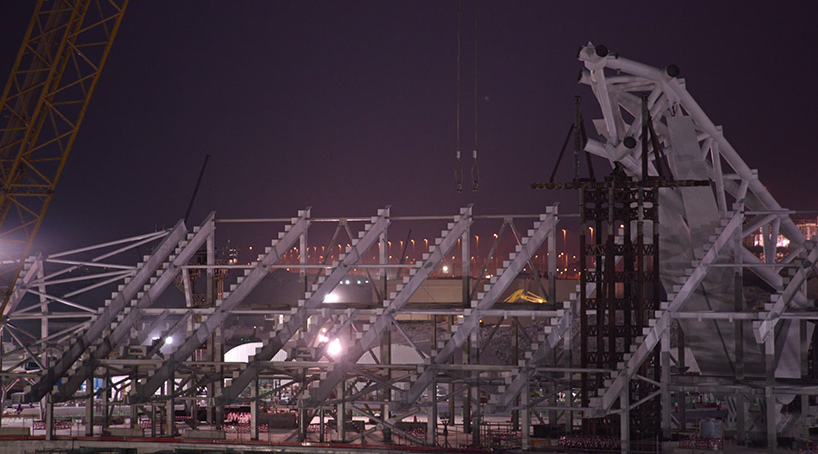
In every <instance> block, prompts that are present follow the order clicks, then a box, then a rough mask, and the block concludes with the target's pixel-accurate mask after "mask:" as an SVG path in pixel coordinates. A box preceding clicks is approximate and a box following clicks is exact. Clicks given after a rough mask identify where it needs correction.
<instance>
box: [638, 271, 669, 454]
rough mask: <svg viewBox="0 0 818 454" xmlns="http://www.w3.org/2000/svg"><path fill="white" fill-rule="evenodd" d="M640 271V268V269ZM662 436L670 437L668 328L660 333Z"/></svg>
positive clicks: (667, 438)
mask: <svg viewBox="0 0 818 454" xmlns="http://www.w3.org/2000/svg"><path fill="white" fill-rule="evenodd" d="M640 272H641V270H640ZM660 361H661V363H662V381H661V383H662V437H663V438H664V439H666V440H669V439H670V409H671V404H670V330H665V332H664V333H663V334H662V351H661V357H660Z"/></svg>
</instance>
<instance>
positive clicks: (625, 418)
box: [619, 382, 631, 454]
mask: <svg viewBox="0 0 818 454" xmlns="http://www.w3.org/2000/svg"><path fill="white" fill-rule="evenodd" d="M630 389H631V384H630V382H628V383H626V384H625V386H623V387H622V393H621V394H620V395H619V407H620V408H621V413H620V415H619V436H620V437H621V439H622V449H621V452H622V453H623V454H628V453H630V452H631V412H630V406H631V402H630V398H629V395H630Z"/></svg>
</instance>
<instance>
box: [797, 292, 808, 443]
mask: <svg viewBox="0 0 818 454" xmlns="http://www.w3.org/2000/svg"><path fill="white" fill-rule="evenodd" d="M804 284H806V279H805V280H804ZM804 294H805V295H806V294H807V292H806V291H804ZM799 328H800V334H801V379H802V380H806V379H807V378H808V373H807V369H809V362H808V360H809V358H808V356H807V354H808V352H809V338H808V337H807V321H806V320H800V321H799ZM807 415H809V395H807V394H801V436H802V437H803V438H804V439H805V440H809V426H807Z"/></svg>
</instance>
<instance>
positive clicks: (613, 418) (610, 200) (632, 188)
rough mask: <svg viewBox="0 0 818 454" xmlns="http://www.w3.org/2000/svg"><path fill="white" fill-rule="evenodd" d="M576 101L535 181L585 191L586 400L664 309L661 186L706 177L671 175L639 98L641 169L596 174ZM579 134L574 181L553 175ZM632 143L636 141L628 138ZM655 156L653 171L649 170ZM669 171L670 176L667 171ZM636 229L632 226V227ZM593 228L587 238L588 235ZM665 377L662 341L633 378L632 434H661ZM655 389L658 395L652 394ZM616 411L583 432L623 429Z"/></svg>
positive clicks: (582, 333)
mask: <svg viewBox="0 0 818 454" xmlns="http://www.w3.org/2000/svg"><path fill="white" fill-rule="evenodd" d="M579 106H580V101H579V98H577V100H576V114H575V117H574V124H573V125H572V127H571V129H570V130H569V133H568V136H567V137H566V139H565V142H564V144H563V148H562V151H561V152H560V156H559V158H558V159H557V164H556V166H555V168H554V171H553V172H552V174H551V179H550V181H549V182H548V183H535V184H533V185H532V187H533V188H535V189H578V190H579V197H580V234H579V241H580V257H579V260H580V263H579V264H580V314H579V316H580V352H579V353H580V354H579V357H580V366H581V368H583V369H589V370H591V372H586V373H582V374H581V380H580V399H581V406H582V407H588V406H589V404H590V400H591V398H592V397H597V396H598V395H600V396H601V393H603V392H604V391H605V388H607V383H605V380H606V378H608V375H609V373H607V372H600V370H603V369H604V370H616V369H617V363H618V362H623V361H627V360H628V358H629V357H630V354H631V353H632V351H633V350H635V349H636V348H637V347H638V345H639V344H640V343H641V342H642V340H643V339H642V337H641V336H642V332H643V329H644V328H646V327H648V321H649V320H650V319H651V318H653V316H654V311H656V310H657V309H659V301H660V297H661V291H662V286H661V282H660V280H659V209H658V201H659V189H660V188H670V187H677V186H701V185H706V184H709V182H707V181H698V180H674V179H673V178H672V176H671V175H670V171H669V167H668V166H667V163H666V162H665V157H664V155H663V153H662V149H661V145H660V144H659V140H658V138H657V135H656V132H655V131H654V128H653V124H652V121H651V118H650V114H649V111H648V109H647V98H646V97H643V99H642V134H641V142H642V144H641V145H642V154H641V164H642V168H641V175H640V176H639V177H633V176H630V175H628V174H627V173H626V172H625V170H624V169H623V168H622V166H621V165H620V164H619V163H616V165H615V166H614V169H613V172H612V173H611V174H610V175H608V176H606V177H605V178H603V179H602V181H598V180H597V179H596V178H595V177H594V172H593V167H592V165H591V160H590V156H589V155H588V153H587V152H584V151H583V148H584V145H585V142H586V141H587V138H586V136H585V128H584V126H583V121H582V116H581V114H580V109H579ZM572 135H573V137H574V180H573V181H572V182H569V183H555V182H554V176H555V174H556V171H557V167H559V164H560V161H561V160H562V157H563V155H564V153H565V149H566V147H567V145H568V143H569V141H570V139H571V136H572ZM623 142H624V145H625V146H626V147H628V148H634V147H635V146H636V145H637V140H636V139H635V138H633V137H627V138H625V139H624V141H623ZM583 153H584V154H585V156H586V162H587V167H588V175H589V176H588V177H586V178H580V170H579V168H580V162H581V158H580V155H581V154H583ZM649 155H652V158H650V159H652V160H653V164H654V169H655V170H656V175H653V176H651V175H649V171H648V169H649V167H648V163H649ZM665 175H667V177H666V176H665ZM634 229H635V232H634ZM589 235H590V241H589V239H588V236H589ZM660 380H661V370H660V363H659V348H658V347H657V348H656V349H654V351H653V352H652V353H651V354H650V357H649V358H648V360H647V361H645V362H644V363H643V365H642V366H641V368H640V370H639V373H638V377H637V379H636V380H631V381H630V384H629V390H630V392H629V395H628V397H629V399H628V402H630V403H639V405H637V406H636V408H635V409H634V410H632V411H629V412H628V414H629V415H630V421H629V423H630V424H629V427H630V432H631V437H632V439H634V440H639V439H644V438H647V437H652V436H653V435H656V434H658V433H659V430H660V421H661V401H660V397H659V395H658V394H657V393H656V392H655V391H656V389H657V385H656V384H657V383H659V382H660ZM651 394H654V397H650V396H651ZM619 425H620V421H619V415H618V414H612V415H609V416H607V417H605V418H602V419H594V420H590V419H585V420H583V424H582V426H583V431H584V432H585V433H586V434H600V435H601V434H607V435H615V434H617V433H618V431H619V429H618V427H619Z"/></svg>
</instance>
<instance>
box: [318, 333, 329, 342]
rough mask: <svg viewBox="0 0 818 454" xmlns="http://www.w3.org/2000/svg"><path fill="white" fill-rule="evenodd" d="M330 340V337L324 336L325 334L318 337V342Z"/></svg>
mask: <svg viewBox="0 0 818 454" xmlns="http://www.w3.org/2000/svg"><path fill="white" fill-rule="evenodd" d="M328 340H329V337H327V336H324V335H323V334H319V335H318V342H326V341H328Z"/></svg>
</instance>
